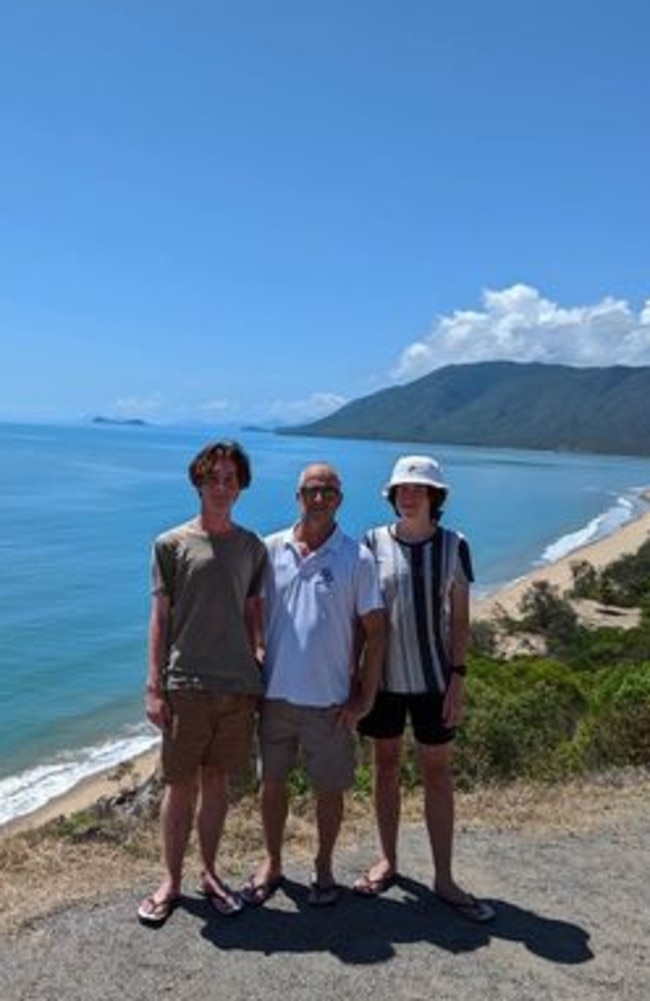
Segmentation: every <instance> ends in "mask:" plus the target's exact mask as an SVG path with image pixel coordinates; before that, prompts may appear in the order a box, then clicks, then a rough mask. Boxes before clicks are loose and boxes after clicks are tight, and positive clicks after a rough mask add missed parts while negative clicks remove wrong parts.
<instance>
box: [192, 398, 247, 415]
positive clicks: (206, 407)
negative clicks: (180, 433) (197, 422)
mask: <svg viewBox="0 0 650 1001" xmlns="http://www.w3.org/2000/svg"><path fill="white" fill-rule="evenodd" d="M197 409H198V411H199V412H200V413H201V414H204V415H206V416H207V417H215V416H218V415H219V414H227V413H232V412H233V411H234V410H236V409H237V408H236V407H235V406H234V405H233V404H232V402H231V401H230V400H206V401H205V402H204V403H201V404H199V406H198V407H197Z"/></svg>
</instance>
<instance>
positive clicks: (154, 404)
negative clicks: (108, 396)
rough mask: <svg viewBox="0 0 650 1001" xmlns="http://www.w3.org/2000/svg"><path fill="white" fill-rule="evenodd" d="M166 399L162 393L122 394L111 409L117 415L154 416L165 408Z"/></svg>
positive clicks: (128, 416) (129, 416)
mask: <svg viewBox="0 0 650 1001" xmlns="http://www.w3.org/2000/svg"><path fill="white" fill-rule="evenodd" d="M163 405H164V401H163V398H162V396H161V394H160V393H151V395H150V396H122V397H120V398H119V399H118V400H115V402H114V403H113V404H112V406H111V408H110V410H111V413H112V414H114V415H115V416H116V417H124V418H133V417H141V418H146V417H152V416H154V415H155V414H159V413H160V412H161V410H162V409H163Z"/></svg>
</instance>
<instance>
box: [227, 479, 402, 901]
mask: <svg viewBox="0 0 650 1001" xmlns="http://www.w3.org/2000/svg"><path fill="white" fill-rule="evenodd" d="M296 496H297V499H298V503H299V506H300V519H299V521H298V522H297V524H296V525H294V526H293V527H292V528H290V529H287V530H286V531H283V532H278V533H276V534H275V535H272V536H270V537H269V538H267V539H266V545H267V550H268V553H269V570H268V574H267V580H266V585H265V607H266V656H265V675H266V696H265V701H264V707H263V711H262V722H261V731H260V740H261V748H262V765H263V782H262V819H263V824H264V837H265V842H266V849H267V857H266V859H265V860H264V862H262V864H261V865H260V866H259V868H258V869H257V871H256V872H254V873H253V874H252V876H251V877H250V879H249V880H248V882H247V883H246V885H245V886H244V887H243V888H242V896H243V898H244V900H246V901H247V902H248V903H249V904H253V905H259V904H262V903H264V901H265V900H266V899H267V898H268V896H269V895H270V894H271V893H273V891H274V890H275V889H276V888H277V886H278V885H279V883H280V881H281V879H282V841H283V835H284V827H285V822H286V819H287V812H288V797H287V779H288V776H289V773H290V771H291V769H292V768H293V766H294V764H295V762H296V760H297V755H298V751H299V749H301V750H302V752H303V755H304V763H305V767H306V770H307V774H308V776H309V779H310V781H311V783H312V786H313V788H314V791H315V797H316V827H317V834H318V850H317V854H316V857H315V860H314V876H313V879H312V883H311V887H310V894H309V902H310V903H311V904H313V905H314V906H324V905H326V904H333V903H336V901H337V899H338V896H339V887H338V886H337V884H336V881H335V879H334V875H333V871H332V855H333V851H334V846H335V844H336V839H337V837H338V833H339V830H340V827H341V821H342V818H343V793H344V792H345V790H346V789H349V788H350V786H351V785H352V782H353V778H354V742H353V731H354V728H355V726H356V723H357V721H358V720H359V719H360V718H361V717H363V716H364V715H365V714H366V713H367V712H368V711H369V710H370V707H371V706H372V703H373V699H374V695H375V693H376V690H377V685H378V680H379V676H380V672H381V664H382V659H383V651H384V612H383V608H382V604H383V603H382V599H381V595H380V592H379V586H378V580H377V572H376V569H375V564H374V560H373V558H372V556H371V554H370V552H369V551H368V550H367V549H366V548H365V547H364V546H362V545H361V544H360V543H358V542H355V541H354V540H353V539H351V538H350V537H349V536H347V535H345V534H344V533H343V532H342V531H341V529H340V528H339V527H338V526H337V524H336V512H337V510H338V508H339V507H340V505H341V502H342V500H343V495H342V493H341V481H340V478H339V475H338V473H337V472H336V470H335V469H334V468H333V467H332V466H330V465H328V464H326V463H315V464H313V465H310V466H308V467H307V468H306V469H305V470H303V472H302V474H301V476H300V479H299V482H298V491H297V495H296ZM358 625H360V631H359V632H360V636H357V626H358ZM356 640H359V641H358V642H356ZM358 647H362V649H363V655H362V658H361V661H362V663H361V665H357V664H356V663H355V660H356V658H355V649H357V648H358Z"/></svg>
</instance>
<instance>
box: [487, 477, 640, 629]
mask: <svg viewBox="0 0 650 1001" xmlns="http://www.w3.org/2000/svg"><path fill="white" fill-rule="evenodd" d="M644 496H645V497H648V491H644ZM649 538H650V511H644V512H643V513H642V514H640V515H639V516H638V517H636V518H633V519H632V520H630V521H626V522H625V523H624V524H623V525H620V526H619V527H618V528H617V529H616V530H615V531H614V532H612V533H611V534H610V535H605V536H603V537H602V538H600V539H594V541H593V542H587V543H586V544H585V545H583V546H578V548H577V549H572V550H571V552H569V553H567V554H566V555H565V556H561V557H560V558H559V559H558V560H555V561H554V562H553V563H546V564H544V565H542V566H538V567H534V568H533V569H532V570H529V571H528V573H525V574H524V575H523V576H521V577H517V578H516V579H515V580H513V581H510V582H509V583H507V584H503V585H502V586H500V587H498V588H497V589H496V590H495V591H493V592H492V593H490V594H486V595H482V596H481V597H477V598H475V599H474V600H473V601H472V613H471V617H472V620H477V619H490V618H492V617H493V616H494V615H495V613H496V612H497V610H498V608H500V609H503V610H504V611H505V612H506V613H507V614H508V615H513V616H516V615H517V613H518V611H519V602H520V601H521V598H522V597H523V595H524V594H525V592H526V591H527V590H528V589H529V588H530V586H531V585H532V584H534V583H536V582H537V581H542V580H544V581H548V583H549V584H550V585H552V586H554V587H557V588H558V590H559V591H560V592H563V591H566V590H568V589H569V588H570V587H572V585H573V575H572V573H571V564H573V563H577V562H579V561H581V560H587V561H588V562H589V563H591V564H592V566H593V567H594V568H595V569H596V570H602V569H603V568H604V567H606V566H608V565H609V564H610V563H614V562H615V561H616V560H617V559H619V558H620V557H621V556H628V555H633V554H635V553H637V552H638V551H639V549H640V548H641V546H642V545H643V543H644V542H646V541H647V540H648V539H649Z"/></svg>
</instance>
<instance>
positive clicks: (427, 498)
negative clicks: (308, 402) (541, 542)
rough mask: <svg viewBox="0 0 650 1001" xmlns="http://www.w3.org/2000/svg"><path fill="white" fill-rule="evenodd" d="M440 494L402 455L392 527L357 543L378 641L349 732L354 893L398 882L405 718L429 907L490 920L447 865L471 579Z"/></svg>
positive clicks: (487, 909) (388, 489)
mask: <svg viewBox="0 0 650 1001" xmlns="http://www.w3.org/2000/svg"><path fill="white" fill-rule="evenodd" d="M448 492H449V486H448V484H447V483H446V482H445V478H444V476H443V472H442V469H441V468H440V465H439V464H438V462H436V460H435V459H433V458H431V457H430V456H426V455H405V456H402V457H401V458H399V459H398V460H397V462H396V463H395V466H394V468H393V471H392V473H391V476H390V479H389V481H388V483H387V484H386V486H385V487H384V491H383V493H384V496H385V497H386V498H387V500H388V501H389V503H390V504H391V506H392V507H393V509H394V511H395V513H396V515H397V520H396V521H395V522H394V523H392V524H389V525H383V526H381V527H380V528H374V529H371V530H370V531H369V532H368V533H367V534H366V537H365V539H364V542H365V543H366V545H367V546H368V547H369V548H370V549H371V551H372V552H373V553H374V556H375V559H376V561H377V567H378V570H379V579H380V586H381V591H382V597H383V599H384V603H385V605H386V614H387V619H388V636H387V644H386V655H385V660H384V668H383V677H382V681H381V684H380V689H379V691H378V694H377V697H376V700H375V703H374V706H373V708H372V710H371V712H370V713H369V714H368V715H367V716H365V717H364V718H363V719H361V720H360V722H359V724H358V730H359V732H360V733H361V734H362V735H364V736H366V737H370V738H372V740H373V752H374V753H373V765H374V800H375V812H376V819H377V828H378V834H379V842H380V847H381V854H380V857H379V859H378V860H377V861H376V862H375V863H374V864H373V865H371V867H370V868H369V869H368V870H367V871H366V872H364V873H363V875H362V876H361V877H360V878H359V879H358V880H357V881H356V882H355V884H354V889H355V891H356V892H357V893H359V894H361V895H363V896H366V897H375V896H377V895H378V894H380V893H383V892H384V891H385V890H387V889H388V888H389V887H390V886H391V885H392V883H394V882H395V879H396V878H397V875H398V864H397V841H398V828H399V816H400V798H401V797H400V757H401V751H402V738H403V734H404V729H405V725H406V721H407V718H410V721H411V725H412V728H413V734H414V737H415V740H416V745H417V750H418V754H419V759H420V764H421V771H422V781H423V786H424V813H425V821H426V825H427V832H428V835H429V840H430V843H431V851H432V855H433V862H434V868H435V882H434V884H433V890H434V892H435V895H436V899H437V900H439V901H441V902H442V903H444V904H445V905H448V906H449V907H451V908H453V909H454V911H455V912H456V913H457V914H459V915H461V916H462V917H464V918H467V919H468V920H470V921H476V922H485V921H490V920H491V919H492V918H493V917H494V913H495V912H494V908H493V907H492V906H491V905H490V904H489V903H487V902H486V901H484V900H478V899H477V898H476V897H474V896H473V895H472V894H471V893H468V892H467V891H466V890H463V889H462V888H461V887H460V886H459V885H458V884H457V883H456V881H455V880H454V878H453V875H452V865H451V859H452V847H453V829H454V786H453V776H452V750H453V741H454V736H455V732H456V727H457V726H458V724H459V723H460V722H461V719H462V712H463V688H464V676H465V670H466V669H465V655H466V652H467V646H468V640H469V587H470V583H471V582H472V580H473V571H472V561H471V556H470V550H469V546H468V544H467V540H466V539H465V538H464V537H463V536H462V535H461V534H460V533H459V532H454V531H451V530H449V529H447V528H443V527H442V526H441V525H440V518H441V515H442V506H443V504H444V502H445V500H446V498H447V495H448Z"/></svg>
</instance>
